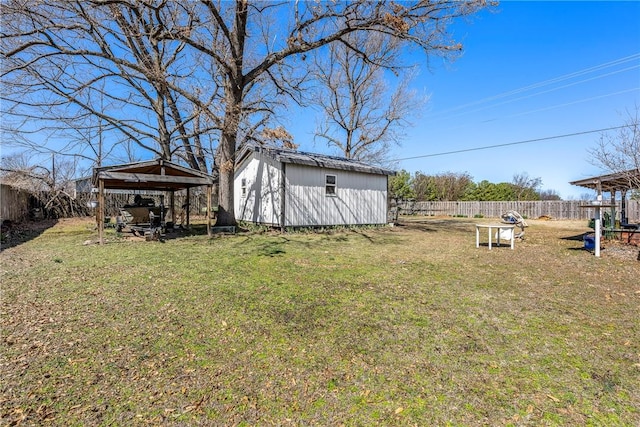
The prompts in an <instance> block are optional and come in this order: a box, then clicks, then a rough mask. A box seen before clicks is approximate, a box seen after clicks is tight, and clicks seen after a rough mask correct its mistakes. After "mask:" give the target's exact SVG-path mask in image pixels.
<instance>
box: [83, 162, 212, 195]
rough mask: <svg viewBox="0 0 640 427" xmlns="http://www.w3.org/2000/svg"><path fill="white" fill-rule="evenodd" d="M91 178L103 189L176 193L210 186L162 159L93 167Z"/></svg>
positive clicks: (195, 172)
mask: <svg viewBox="0 0 640 427" xmlns="http://www.w3.org/2000/svg"><path fill="white" fill-rule="evenodd" d="M94 177H95V182H99V181H102V182H103V185H104V188H105V189H132V190H158V191H177V190H182V189H185V188H191V187H199V186H202V185H208V186H211V185H213V184H214V179H213V177H212V176H210V175H207V174H206V173H203V172H200V171H198V170H196V169H191V168H188V167H184V166H180V165H178V164H175V163H172V162H169V161H167V160H162V159H155V160H149V161H144V162H137V163H128V164H123V165H114V166H104V167H99V168H95V169H94Z"/></svg>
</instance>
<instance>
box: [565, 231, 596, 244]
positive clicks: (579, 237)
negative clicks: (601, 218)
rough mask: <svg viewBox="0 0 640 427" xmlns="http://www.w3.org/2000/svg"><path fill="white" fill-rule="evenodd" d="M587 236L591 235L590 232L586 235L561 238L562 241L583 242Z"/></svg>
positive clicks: (585, 233)
mask: <svg viewBox="0 0 640 427" xmlns="http://www.w3.org/2000/svg"><path fill="white" fill-rule="evenodd" d="M587 234H590V232H588V231H587V232H584V233H580V234H576V235H575V236H566V237H561V238H560V240H573V241H576V242H582V241H584V236H586V235H587Z"/></svg>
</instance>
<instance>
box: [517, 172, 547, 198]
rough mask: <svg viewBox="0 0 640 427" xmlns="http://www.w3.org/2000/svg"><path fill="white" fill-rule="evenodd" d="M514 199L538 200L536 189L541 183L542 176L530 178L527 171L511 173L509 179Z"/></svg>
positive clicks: (538, 195)
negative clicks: (511, 175)
mask: <svg viewBox="0 0 640 427" xmlns="http://www.w3.org/2000/svg"><path fill="white" fill-rule="evenodd" d="M511 184H512V186H513V193H514V196H515V198H516V200H518V201H520V200H538V199H539V198H540V194H539V193H538V189H539V188H540V186H541V185H542V178H531V177H530V176H529V174H528V173H526V172H522V173H519V174H518V173H517V174H515V175H513V180H512V181H511Z"/></svg>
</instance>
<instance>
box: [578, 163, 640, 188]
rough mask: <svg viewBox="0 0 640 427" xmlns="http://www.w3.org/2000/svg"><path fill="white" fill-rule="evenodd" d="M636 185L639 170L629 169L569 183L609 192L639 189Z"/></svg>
mask: <svg viewBox="0 0 640 427" xmlns="http://www.w3.org/2000/svg"><path fill="white" fill-rule="evenodd" d="M638 183H640V170H638V169H631V170H628V171H623V172H617V173H612V174H608V175H600V176H594V177H592V178H586V179H581V180H579V181H571V182H570V183H569V184H571V185H577V186H580V187H586V188H591V189H593V190H597V189H598V187H600V189H601V190H602V191H606V192H611V191H627V190H634V189H638V188H640V185H638Z"/></svg>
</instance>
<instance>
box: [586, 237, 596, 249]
mask: <svg viewBox="0 0 640 427" xmlns="http://www.w3.org/2000/svg"><path fill="white" fill-rule="evenodd" d="M584 248H585V249H587V250H589V251H592V250H594V249H595V248H596V236H594V235H593V234H585V235H584Z"/></svg>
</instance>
